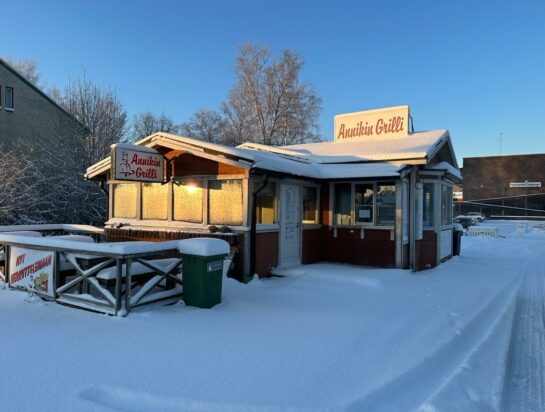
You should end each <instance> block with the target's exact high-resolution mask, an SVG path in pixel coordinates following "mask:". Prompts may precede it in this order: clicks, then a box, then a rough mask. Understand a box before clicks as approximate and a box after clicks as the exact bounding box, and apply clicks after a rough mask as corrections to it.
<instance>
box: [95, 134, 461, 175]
mask: <svg viewBox="0 0 545 412" xmlns="http://www.w3.org/2000/svg"><path fill="white" fill-rule="evenodd" d="M447 143H448V146H449V147H450V137H449V133H448V130H434V131H429V132H421V133H414V134H411V135H410V136H407V137H403V138H396V139H389V140H381V141H376V140H368V141H361V142H350V143H333V142H322V143H311V144H302V145H293V146H284V147H272V146H266V145H261V144H256V143H245V144H242V145H240V146H238V147H230V146H224V145H220V144H215V143H209V142H203V141H200V140H196V139H191V138H188V137H184V136H177V135H173V134H169V133H162V132H159V133H155V134H153V135H151V136H148V137H146V138H145V139H142V140H140V141H139V142H137V143H136V144H138V145H142V146H147V147H161V146H162V147H167V148H170V149H174V150H182V151H185V152H189V153H193V154H195V155H197V156H199V155H200V156H203V157H208V158H211V159H214V160H217V161H219V162H226V163H231V164H236V165H237V166H239V167H242V168H246V169H259V170H263V171H271V172H278V173H284V174H289V175H293V176H301V177H307V178H312V179H345V178H358V177H399V172H400V171H401V170H402V169H403V168H404V167H405V166H406V165H408V164H427V163H428V162H429V161H430V160H431V159H432V158H433V156H434V155H435V154H437V153H438V151H439V150H440V149H441V148H442V147H443V146H444V145H445V144H447ZM453 168H454V169H456V170H457V167H456V166H453ZM109 169H110V158H106V159H104V160H102V161H101V162H98V163H96V164H95V165H93V166H91V167H89V168H88V169H87V173H86V177H87V178H88V179H93V178H95V177H97V176H98V175H100V174H103V173H105V172H107V171H108V170H109Z"/></svg>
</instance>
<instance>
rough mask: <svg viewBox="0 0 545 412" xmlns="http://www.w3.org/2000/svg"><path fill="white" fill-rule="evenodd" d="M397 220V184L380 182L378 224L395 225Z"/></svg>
mask: <svg viewBox="0 0 545 412" xmlns="http://www.w3.org/2000/svg"><path fill="white" fill-rule="evenodd" d="M395 221H396V186H395V183H394V182H389V183H379V185H378V190H377V225H386V226H388V225H394V224H395Z"/></svg>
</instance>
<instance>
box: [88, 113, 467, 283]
mask: <svg viewBox="0 0 545 412" xmlns="http://www.w3.org/2000/svg"><path fill="white" fill-rule="evenodd" d="M400 110H401V111H400ZM399 113H401V114H399ZM343 116H344V117H343ZM343 116H336V119H335V121H336V127H335V141H334V142H321V143H310V144H300V145H293V146H285V147H271V146H264V145H260V144H255V143H246V144H242V145H240V146H238V147H227V146H223V145H218V144H213V143H207V142H203V141H199V140H195V139H191V138H187V137H182V136H176V135H172V134H167V133H155V134H153V135H151V136H148V137H147V138H145V139H143V140H141V141H139V142H137V145H138V146H141V147H142V149H143V150H149V149H154V150H155V151H157V152H158V153H159V154H161V155H162V156H164V158H165V159H166V162H165V165H164V166H163V165H162V164H161V165H160V167H161V168H163V169H164V171H165V173H166V176H167V177H166V178H165V179H164V180H163V183H161V182H151V181H147V182H145V181H126V180H115V179H114V178H113V177H114V175H113V174H112V159H111V158H107V159H104V160H103V161H101V162H99V163H97V164H95V165H93V166H91V167H89V168H88V170H87V174H86V177H87V178H88V179H92V180H98V181H101V182H102V183H104V182H105V183H108V185H109V188H110V189H109V216H108V220H107V222H106V233H107V237H108V238H109V240H119V241H125V240H138V239H141V240H167V239H176V238H186V237H195V236H214V237H221V238H224V239H227V240H228V241H229V242H230V244H231V245H232V249H233V250H235V251H236V252H237V254H236V256H235V267H234V268H233V271H232V276H233V277H236V278H238V279H241V280H243V279H244V278H245V276H247V275H249V274H253V273H258V274H259V275H260V276H268V275H269V274H270V273H271V270H272V269H273V268H275V267H287V266H290V265H294V264H299V263H303V264H305V263H313V262H318V261H330V262H343V263H349V264H356V265H367V266H379V267H398V268H413V269H415V270H420V269H424V268H428V267H433V266H436V265H437V264H439V263H440V262H442V261H443V260H445V259H448V258H449V257H450V256H451V255H452V238H453V234H452V230H453V229H452V210H453V208H452V204H453V203H452V186H453V184H454V183H456V182H459V181H460V180H461V176H460V173H459V169H458V165H457V162H456V157H455V154H454V151H453V147H452V144H451V139H450V135H449V132H448V130H433V131H426V132H409V131H408V126H409V124H408V119H409V115H408V107H407V106H402V107H396V108H391V109H387V110H380V111H369V112H359V113H356V114H350V115H349V116H348V117H346V115H343ZM337 123H338V124H337ZM144 147H146V148H148V149H144ZM121 148H123V146H121ZM127 150H130V148H127ZM152 152H153V151H152ZM150 153H151V152H150ZM126 160H127V158H126V157H125V158H124V161H126ZM114 164H115V159H114ZM134 179H135V178H134V177H133V178H132V179H131V180H134ZM136 180H138V179H136ZM142 180H146V179H142ZM159 180H162V178H160V179H159Z"/></svg>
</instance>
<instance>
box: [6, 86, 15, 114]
mask: <svg viewBox="0 0 545 412" xmlns="http://www.w3.org/2000/svg"><path fill="white" fill-rule="evenodd" d="M8 89H9V90H11V107H9V106H8V102H7V99H8V92H7V91H8ZM4 110H6V111H8V112H13V111H15V89H14V88H13V87H12V86H4Z"/></svg>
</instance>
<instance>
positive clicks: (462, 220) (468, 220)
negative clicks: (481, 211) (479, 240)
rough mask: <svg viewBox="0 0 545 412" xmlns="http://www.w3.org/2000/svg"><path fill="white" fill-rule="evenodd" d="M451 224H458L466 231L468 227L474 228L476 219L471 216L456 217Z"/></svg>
mask: <svg viewBox="0 0 545 412" xmlns="http://www.w3.org/2000/svg"><path fill="white" fill-rule="evenodd" d="M453 222H454V223H459V224H461V225H462V226H463V228H464V229H467V228H468V227H470V226H475V225H476V224H477V219H476V218H475V217H473V216H456V217H455V218H454V219H453Z"/></svg>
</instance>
